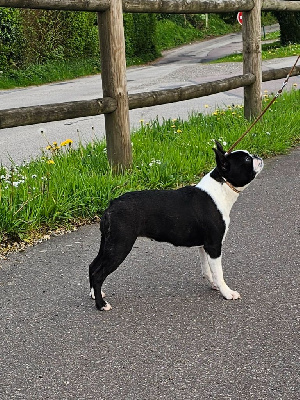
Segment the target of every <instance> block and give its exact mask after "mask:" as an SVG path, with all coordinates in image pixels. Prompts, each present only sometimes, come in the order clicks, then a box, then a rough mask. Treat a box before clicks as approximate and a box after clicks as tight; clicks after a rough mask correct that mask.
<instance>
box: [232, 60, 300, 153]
mask: <svg viewBox="0 0 300 400" xmlns="http://www.w3.org/2000/svg"><path fill="white" fill-rule="evenodd" d="M299 59H300V54H299V56H298V57H297V60H296V62H295V64H294V65H293V66H292V68H291V70H290V72H289V73H288V74H287V77H286V78H285V81H284V82H283V84H282V86H281V89H279V90H278V92H277V93H276V94H275V96H274V97H273V99H272V100H271V101H270V103H269V104H268V105H267V106H266V108H265V109H264V110H263V111H262V112H261V114H260V115H259V116H258V117H257V118H256V119H255V120H254V122H253V123H252V124H251V125H250V127H249V128H248V129H247V130H246V132H244V133H243V134H242V136H241V137H239V138H238V140H237V141H236V142H235V143H234V144H233V145H232V146H231V147H230V148H229V150H227V152H226V154H230V153H231V152H232V150H233V149H234V148H235V147H236V146H237V145H238V144H239V143H240V141H241V140H242V139H243V138H244V137H245V136H246V135H247V133H249V132H250V131H251V129H252V128H253V126H254V125H255V124H256V123H257V122H258V121H259V120H260V119H261V118H262V116H263V115H264V114H265V113H266V112H267V111H268V109H269V108H270V107H271V105H272V104H273V103H274V101H275V100H276V99H277V97H278V96H279V95H280V94H281V93H282V91H283V89H284V87H285V86H286V84H287V83H288V80H289V78H290V76H291V75H292V73H293V71H294V69H295V67H296V65H297V63H298V61H299Z"/></svg>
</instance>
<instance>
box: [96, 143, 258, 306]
mask: <svg viewBox="0 0 300 400" xmlns="http://www.w3.org/2000/svg"><path fill="white" fill-rule="evenodd" d="M216 146H217V147H216V148H214V149H213V150H214V152H215V154H216V164H217V166H216V167H215V168H214V169H213V170H212V171H211V172H210V173H208V174H207V175H205V176H204V177H203V178H202V179H201V181H200V182H199V183H198V184H197V185H196V186H186V187H182V188H180V189H177V190H142V191H136V192H129V193H125V194H123V195H122V196H120V197H118V198H117V199H115V200H113V201H112V202H111V203H110V206H109V207H108V208H107V210H106V211H105V212H104V214H103V217H102V218H101V223H100V231H101V244H100V250H99V253H98V255H97V257H96V258H95V259H94V261H93V262H92V263H91V265H90V267H89V278H90V287H91V292H90V296H91V297H92V298H93V299H95V300H96V307H97V308H98V309H99V310H105V311H108V310H110V309H111V306H110V304H109V303H107V302H106V301H105V300H104V299H103V297H104V293H103V292H102V290H101V287H102V284H103V282H104V280H105V279H106V277H107V276H108V275H109V274H111V273H112V272H113V271H115V270H116V269H117V268H118V266H119V265H120V264H121V263H122V261H124V260H125V258H126V256H127V255H128V254H129V252H130V251H131V249H132V246H133V244H134V242H135V241H136V239H137V237H139V236H141V237H147V238H150V239H154V240H157V241H159V242H169V243H172V244H173V245H174V246H185V247H191V246H199V247H200V258H201V265H202V273H203V277H205V278H206V279H207V280H208V281H209V283H210V285H211V287H212V288H213V289H217V290H219V291H220V293H221V294H222V295H223V297H224V298H225V299H234V300H235V299H238V298H240V295H239V293H238V292H236V291H234V290H231V289H230V288H229V287H228V286H227V284H226V283H225V281H224V278H223V271H222V263H221V257H222V244H223V242H224V239H225V236H226V233H227V231H228V226H229V222H230V218H229V213H230V210H231V208H232V206H233V204H234V203H235V201H236V200H237V198H238V196H239V193H240V192H241V191H243V190H244V189H245V188H246V187H247V186H248V185H249V183H250V182H251V181H252V180H253V179H254V178H255V177H256V175H257V174H258V173H259V172H260V171H261V170H262V168H263V160H262V159H261V158H259V157H257V156H255V155H251V154H249V153H248V152H247V151H245V150H238V151H233V152H232V153H229V154H227V153H226V152H225V151H224V150H223V147H222V145H221V144H220V143H218V142H216Z"/></svg>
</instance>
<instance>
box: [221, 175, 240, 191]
mask: <svg viewBox="0 0 300 400" xmlns="http://www.w3.org/2000/svg"><path fill="white" fill-rule="evenodd" d="M223 179H224V178H223ZM224 182H225V183H226V185H227V186H229V187H230V189H231V190H233V191H234V192H235V193H238V194H239V193H241V191H240V190H237V189H236V188H235V187H234V186H233V185H232V184H231V183H230V182H228V181H226V179H224Z"/></svg>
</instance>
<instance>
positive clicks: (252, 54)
mask: <svg viewBox="0 0 300 400" xmlns="http://www.w3.org/2000/svg"><path fill="white" fill-rule="evenodd" d="M254 2H255V6H254V8H253V9H252V10H251V11H244V12H243V27H242V33H243V55H244V57H243V58H244V60H243V73H244V74H247V73H251V74H254V75H255V77H256V80H255V82H254V83H253V84H252V85H249V86H245V88H244V115H245V118H247V119H250V118H254V117H257V116H258V115H259V114H260V113H261V110H262V93H261V90H262V89H261V82H262V71H261V0H254Z"/></svg>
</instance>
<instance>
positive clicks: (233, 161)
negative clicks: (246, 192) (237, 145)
mask: <svg viewBox="0 0 300 400" xmlns="http://www.w3.org/2000/svg"><path fill="white" fill-rule="evenodd" d="M216 145H217V148H214V149H213V150H214V152H215V153H216V162H217V170H218V172H219V174H220V175H221V176H222V178H224V179H225V180H226V181H228V182H229V183H231V184H232V185H233V186H234V187H235V188H238V189H240V190H243V189H244V188H245V187H246V186H248V184H249V183H250V182H251V181H252V180H253V179H254V178H255V177H256V176H257V175H258V174H259V173H260V171H261V170H262V169H263V166H264V163H263V160H262V159H261V158H260V157H258V156H256V155H252V154H250V153H249V152H248V151H246V150H237V151H233V152H232V153H229V154H226V152H225V150H224V149H223V147H222V145H221V144H220V143H219V142H217V141H216Z"/></svg>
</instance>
